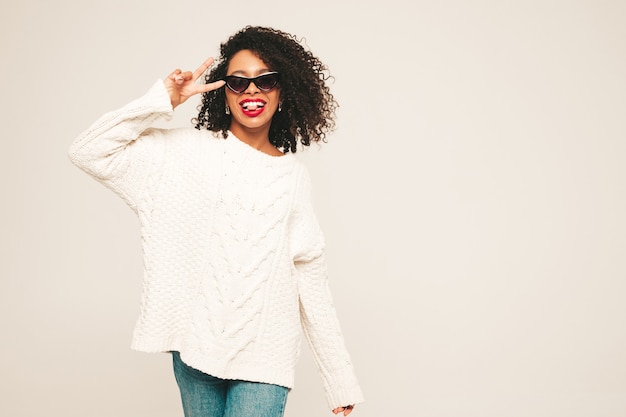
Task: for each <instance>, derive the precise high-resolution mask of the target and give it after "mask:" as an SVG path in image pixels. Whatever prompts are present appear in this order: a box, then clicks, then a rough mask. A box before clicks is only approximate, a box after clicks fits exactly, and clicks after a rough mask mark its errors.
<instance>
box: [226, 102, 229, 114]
mask: <svg viewBox="0 0 626 417" xmlns="http://www.w3.org/2000/svg"><path fill="white" fill-rule="evenodd" d="M226 114H230V107H228V104H227V105H226Z"/></svg>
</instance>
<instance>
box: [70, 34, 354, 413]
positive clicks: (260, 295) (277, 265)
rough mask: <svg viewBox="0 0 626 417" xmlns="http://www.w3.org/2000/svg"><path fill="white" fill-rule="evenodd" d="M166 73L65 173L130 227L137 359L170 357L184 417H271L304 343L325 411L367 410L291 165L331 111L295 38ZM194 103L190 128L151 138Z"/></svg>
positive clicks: (91, 137)
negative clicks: (139, 274)
mask: <svg viewBox="0 0 626 417" xmlns="http://www.w3.org/2000/svg"><path fill="white" fill-rule="evenodd" d="M212 63H213V60H212V59H208V60H207V61H206V62H204V64H202V65H201V66H200V67H199V68H198V69H197V70H196V71H195V72H193V73H192V72H183V71H181V70H176V71H174V72H172V73H171V74H170V75H169V76H168V77H167V78H165V80H163V81H161V80H159V81H158V82H157V83H156V84H155V85H154V86H153V87H152V88H151V89H150V90H149V91H148V93H147V94H146V95H144V96H143V97H141V98H139V99H137V100H135V101H133V102H131V103H129V104H128V105H126V106H124V107H122V108H121V109H119V110H117V111H114V112H111V113H108V114H106V115H104V116H103V117H101V118H100V119H99V120H98V121H97V122H96V123H94V124H93V125H92V126H91V128H89V129H88V130H86V131H85V132H84V133H83V134H82V135H81V136H79V137H78V139H77V140H76V141H75V142H74V143H73V144H72V146H71V149H70V158H71V160H72V162H73V163H74V164H76V165H77V166H78V167H80V168H81V169H83V170H84V171H86V172H87V173H89V174H90V175H92V176H93V177H95V178H96V179H97V180H99V181H101V182H102V183H104V184H105V185H106V186H108V187H109V188H111V189H112V190H114V191H115V192H116V193H117V194H119V195H120V196H121V197H122V198H124V200H125V201H126V202H127V203H128V204H129V206H130V207H131V208H132V209H133V210H134V211H135V212H136V213H137V215H138V216H139V218H140V221H141V235H142V244H143V252H144V266H145V274H144V289H143V294H142V302H141V311H140V317H139V320H138V322H137V325H136V328H135V332H134V335H133V344H132V346H133V348H134V349H137V350H140V351H146V352H171V353H172V356H173V362H174V373H175V377H176V380H177V383H178V386H179V388H180V392H181V398H182V402H183V409H184V412H185V416H186V417H200V416H202V417H214V416H216V417H217V416H219V417H222V416H229V417H235V416H236V417H246V416H251V417H252V416H254V417H258V416H266V417H274V416H282V415H283V411H284V406H285V402H286V397H287V393H288V390H289V389H290V388H291V387H292V386H293V380H294V375H293V374H294V367H295V362H296V359H297V356H298V353H299V345H300V334H301V328H302V329H303V330H304V333H305V335H306V337H307V340H308V341H309V344H310V346H311V348H312V351H313V353H314V357H315V359H316V361H317V365H318V368H319V370H320V373H321V376H322V380H323V383H324V388H325V392H326V396H327V400H328V404H329V406H330V409H331V410H332V411H333V412H334V413H335V414H339V413H343V415H344V416H347V415H348V414H350V412H351V411H352V409H353V407H354V404H356V403H358V402H361V401H362V395H361V390H360V388H359V385H358V382H357V380H356V377H355V375H354V372H353V368H352V364H351V362H350V358H349V355H348V353H347V351H346V349H345V346H344V343H343V338H342V336H341V332H340V326H339V323H338V320H337V317H336V313H335V309H334V307H333V304H332V299H331V295H330V292H329V289H328V284H327V277H326V266H325V261H324V240H323V236H322V233H321V231H320V228H319V225H318V223H317V220H316V218H315V214H314V212H313V210H312V205H311V201H310V184H309V176H308V173H307V171H306V169H305V168H304V166H303V165H302V163H301V162H299V161H298V160H297V159H296V158H295V156H294V155H293V154H294V153H295V152H296V150H297V144H298V141H299V142H300V143H301V144H302V145H303V146H308V145H309V144H310V143H311V142H317V141H323V140H324V139H325V135H326V133H327V132H329V131H330V130H332V128H333V126H334V125H333V123H334V121H333V117H334V111H335V108H336V103H335V101H334V98H333V96H332V95H331V94H330V92H329V90H328V87H327V86H326V84H325V80H326V79H327V76H326V75H325V74H326V67H325V66H324V65H323V64H322V63H321V62H320V61H319V60H318V59H317V58H316V57H314V56H313V55H312V54H311V53H310V52H309V51H308V50H306V49H305V48H303V47H302V46H301V45H300V43H299V42H298V41H297V40H296V38H295V37H293V36H291V35H289V34H286V33H284V32H281V31H278V30H274V29H271V28H263V27H246V28H244V29H243V30H241V31H240V32H238V33H236V34H235V35H233V36H232V37H231V38H230V39H228V41H227V42H225V43H223V44H222V45H221V54H220V60H219V63H218V64H217V65H216V66H215V67H214V68H213V69H212V70H211V71H210V73H209V74H208V75H206V76H205V83H204V84H198V83H196V80H198V79H199V78H200V77H202V76H203V74H205V72H206V71H207V70H208V69H209V67H210V66H211V65H212ZM196 94H202V105H201V106H200V107H199V109H200V112H199V115H198V118H197V119H195V123H196V126H195V127H196V129H192V128H182V129H172V130H165V129H157V128H155V127H154V125H155V123H156V122H158V121H160V120H165V119H167V118H168V117H171V115H172V113H173V109H174V108H176V107H177V106H178V105H180V104H182V103H184V102H185V101H186V100H187V99H189V98H190V97H192V96H194V95H196Z"/></svg>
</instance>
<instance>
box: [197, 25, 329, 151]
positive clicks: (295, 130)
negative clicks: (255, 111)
mask: <svg viewBox="0 0 626 417" xmlns="http://www.w3.org/2000/svg"><path fill="white" fill-rule="evenodd" d="M269 72H272V73H277V76H278V77H277V79H276V80H274V79H272V78H269V79H267V77H264V78H265V81H270V80H271V81H272V83H268V84H267V85H259V83H261V84H265V82H264V80H263V79H260V78H257V80H256V81H255V82H252V83H250V84H248V81H247V80H246V78H251V77H252V78H254V77H258V76H261V75H264V73H269ZM268 75H269V74H268ZM233 76H238V77H239V78H234V77H233ZM329 77H330V75H329V73H328V70H327V68H326V66H325V65H324V64H323V63H322V62H321V61H320V60H319V59H318V58H317V57H316V56H314V55H313V54H312V53H311V52H310V51H308V50H307V49H305V48H304V47H303V46H302V45H301V44H300V43H299V42H298V41H297V39H296V38H295V37H294V36H293V35H290V34H287V33H284V32H281V31H278V30H275V29H271V28H262V27H246V28H244V29H243V30H242V31H240V32H238V33H236V34H235V35H233V36H232V37H231V38H230V39H228V41H227V42H225V43H223V44H222V45H221V49H220V58H219V62H218V64H217V65H216V66H215V67H214V68H213V69H212V70H211V72H210V73H209V74H207V75H206V77H205V81H206V83H208V84H210V83H212V82H216V81H218V80H226V81H227V82H228V84H230V87H229V88H227V89H217V90H212V91H209V92H206V93H204V94H203V96H202V107H201V108H200V112H199V114H198V118H197V119H196V127H197V128H199V129H201V128H206V129H208V130H211V131H214V132H221V135H222V136H223V137H228V134H229V130H230V129H231V128H232V127H233V126H232V125H233V119H235V122H240V120H237V117H236V116H238V115H240V113H237V112H233V113H232V114H231V113H230V112H231V111H233V109H238V108H239V107H240V103H241V100H245V99H246V98H259V96H262V95H263V94H276V95H277V96H276V97H277V100H278V106H277V107H274V105H276V103H270V104H271V105H272V109H275V110H277V111H275V112H274V111H272V112H271V113H272V115H273V116H272V123H271V125H270V129H269V132H268V136H269V141H270V143H271V144H272V146H273V147H275V148H277V149H279V150H280V151H281V152H283V153H288V152H296V151H297V145H298V142H300V143H301V144H302V145H304V146H309V145H310V144H311V142H318V141H324V140H325V138H326V135H327V133H329V132H330V131H332V129H333V128H334V126H335V121H334V116H335V109H336V108H337V103H336V102H335V99H334V98H333V96H332V94H331V93H330V90H329V88H328V86H327V84H326V80H327V79H328V78H329ZM273 81H277V84H276V85H274V87H275V89H276V91H275V90H274V89H272V88H265V87H268V86H269V85H271V84H273ZM244 84H245V85H246V87H247V89H243V90H242V87H243V85H244ZM255 87H256V89H257V90H255V89H254V88H255ZM250 88H252V90H250ZM257 93H258V94H257ZM237 94H242V95H243V96H244V97H241V98H240V101H239V102H237V103H236V102H235V101H236V95H237ZM261 98H262V97H261ZM263 113H269V112H267V110H266V111H264V112H263ZM231 116H232V117H231ZM232 133H234V132H232ZM240 133H241V132H240ZM240 139H242V138H240ZM243 140H244V141H245V139H243Z"/></svg>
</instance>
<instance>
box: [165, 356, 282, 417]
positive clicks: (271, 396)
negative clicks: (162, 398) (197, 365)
mask: <svg viewBox="0 0 626 417" xmlns="http://www.w3.org/2000/svg"><path fill="white" fill-rule="evenodd" d="M172 357H173V362H174V376H175V377H176V382H177V383H178V388H180V396H181V399H182V401H183V411H184V412H185V417H282V416H283V413H284V411H285V403H286V402H287V394H288V392H289V389H288V388H285V387H281V386H278V385H273V384H264V383H260V382H250V381H240V380H228V379H220V378H216V377H214V376H211V375H207V374H205V373H203V372H201V371H198V370H197V369H194V368H192V367H190V366H188V365H186V364H185V363H184V362H183V361H182V360H181V359H180V354H179V353H178V352H172Z"/></svg>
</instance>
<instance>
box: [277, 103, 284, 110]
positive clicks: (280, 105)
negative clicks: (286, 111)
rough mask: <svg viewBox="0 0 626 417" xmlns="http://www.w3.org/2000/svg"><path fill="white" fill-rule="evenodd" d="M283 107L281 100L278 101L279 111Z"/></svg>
mask: <svg viewBox="0 0 626 417" xmlns="http://www.w3.org/2000/svg"><path fill="white" fill-rule="evenodd" d="M282 109H283V103H281V102H279V103H278V111H281V110H282Z"/></svg>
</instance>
